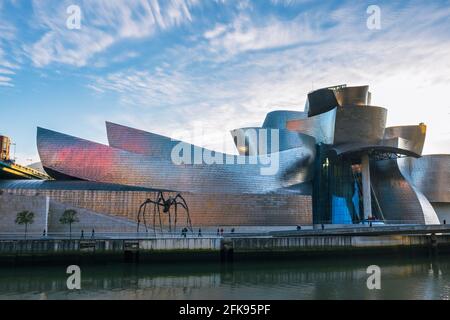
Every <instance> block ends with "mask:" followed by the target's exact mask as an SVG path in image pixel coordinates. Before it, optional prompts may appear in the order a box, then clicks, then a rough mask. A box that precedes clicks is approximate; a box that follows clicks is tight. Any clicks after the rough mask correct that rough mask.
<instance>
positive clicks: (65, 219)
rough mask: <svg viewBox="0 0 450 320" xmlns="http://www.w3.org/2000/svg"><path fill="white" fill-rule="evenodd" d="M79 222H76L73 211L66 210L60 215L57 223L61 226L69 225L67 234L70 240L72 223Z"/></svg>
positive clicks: (75, 214)
mask: <svg viewBox="0 0 450 320" xmlns="http://www.w3.org/2000/svg"><path fill="white" fill-rule="evenodd" d="M79 221H80V220H78V217H77V212H76V211H75V210H73V209H68V210H66V211H64V213H63V214H62V216H61V218H60V219H59V222H60V223H61V224H68V225H69V234H70V239H72V223H76V222H79Z"/></svg>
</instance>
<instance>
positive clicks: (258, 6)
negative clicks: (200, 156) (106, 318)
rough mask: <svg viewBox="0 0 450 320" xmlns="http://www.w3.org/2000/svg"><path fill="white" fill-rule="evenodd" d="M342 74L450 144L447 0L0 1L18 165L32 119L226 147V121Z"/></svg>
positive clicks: (1, 86)
mask: <svg viewBox="0 0 450 320" xmlns="http://www.w3.org/2000/svg"><path fill="white" fill-rule="evenodd" d="M70 5H78V6H79V7H80V9H81V13H82V16H81V29H79V30H77V29H74V30H70V29H68V28H67V26H66V21H67V19H68V17H69V15H68V14H67V8H68V7H69V6H70ZM369 5H377V6H379V8H380V9H381V16H380V17H381V29H379V30H371V29H369V28H367V25H366V21H367V19H368V17H369V15H368V14H367V12H366V10H367V7H368V6H369ZM342 83H347V84H349V85H361V84H369V85H370V86H371V91H372V94H373V101H372V102H373V104H374V105H379V106H384V107H387V108H388V110H389V115H388V125H405V124H418V123H419V122H422V121H423V122H425V123H426V124H427V125H428V126H429V128H428V141H427V144H426V146H425V153H450V125H449V123H450V121H449V120H450V99H449V94H450V1H429V2H428V1H427V2H425V1H371V2H365V1H311V0H266V1H264V0H255V1H231V0H204V1H202V0H165V1H162V0H134V1H125V0H124V1H119V0H117V1H114V0H85V1H75V0H69V1H60V0H52V1H47V0H35V1H31V0H30V1H27V0H0V111H1V115H2V116H1V119H2V121H1V125H0V134H6V135H8V136H10V137H11V138H12V139H13V140H14V141H15V142H16V143H17V151H16V156H17V158H18V161H19V162H21V163H23V164H28V163H30V162H31V160H28V159H32V161H38V156H37V150H36V146H35V135H36V127H37V126H43V127H47V128H49V129H54V130H57V131H61V132H64V133H68V134H72V135H76V136H79V137H82V138H86V139H91V140H94V141H98V142H102V143H106V134H105V129H104V122H105V121H112V122H117V123H120V124H124V125H129V126H133V127H136V128H140V129H144V130H148V131H153V132H157V133H160V134H165V135H169V136H173V137H175V138H183V139H185V140H188V141H190V142H195V143H198V144H202V145H204V146H206V147H210V148H213V149H217V150H220V151H232V148H233V143H232V140H231V138H230V136H229V132H228V131H229V130H231V129H235V128H238V127H245V126H257V125H260V124H261V123H262V121H263V119H264V116H265V114H266V113H267V112H269V111H271V110H274V109H291V110H299V111H301V110H303V107H304V103H305V97H306V94H307V92H308V91H310V90H311V89H312V88H319V87H324V86H330V85H336V84H342Z"/></svg>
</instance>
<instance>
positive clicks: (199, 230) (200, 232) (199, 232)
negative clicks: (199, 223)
mask: <svg viewBox="0 0 450 320" xmlns="http://www.w3.org/2000/svg"><path fill="white" fill-rule="evenodd" d="M201 236H202V229H200V228H199V229H198V237H199V238H201Z"/></svg>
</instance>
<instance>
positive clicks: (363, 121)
mask: <svg viewBox="0 0 450 320" xmlns="http://www.w3.org/2000/svg"><path fill="white" fill-rule="evenodd" d="M386 118H387V110H386V109H385V108H381V107H373V106H364V107H360V106H345V107H338V108H337V111H336V125H335V131H334V144H336V145H338V144H341V143H350V142H357V143H367V144H374V143H375V144H376V143H377V142H378V141H379V140H382V139H383V137H384V129H385V128H386Z"/></svg>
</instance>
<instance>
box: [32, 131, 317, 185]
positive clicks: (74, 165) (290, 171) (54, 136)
mask: <svg viewBox="0 0 450 320" xmlns="http://www.w3.org/2000/svg"><path fill="white" fill-rule="evenodd" d="M146 136H147V133H145V132H142V131H136V139H137V140H143V139H145V137H146ZM148 136H150V137H153V135H152V134H148ZM305 137H307V136H305ZM307 138H308V139H307V140H306V141H305V143H304V145H303V146H302V147H300V148H295V149H290V150H286V151H281V152H279V153H276V154H272V155H270V156H250V157H245V156H233V155H225V154H222V153H219V152H213V151H210V150H208V149H202V148H196V147H193V146H192V145H190V144H185V145H184V147H185V149H184V151H186V150H187V153H188V154H187V156H192V158H191V160H192V164H187V163H184V164H179V165H178V164H174V162H173V161H172V159H167V158H161V157H155V156H149V155H142V154H136V153H131V152H128V151H124V150H120V149H117V148H112V147H109V146H105V145H101V144H98V143H94V142H90V141H87V140H83V139H79V138H75V137H72V136H68V135H65V134H61V133H58V132H55V131H50V130H46V129H42V128H38V133H37V146H38V150H39V155H40V158H41V161H42V164H43V166H44V169H46V170H47V169H51V170H52V171H54V172H59V173H62V174H64V175H68V176H71V177H77V178H80V179H83V180H89V181H96V182H105V183H117V184H124V185H130V186H141V187H148V188H155V189H169V190H175V191H185V192H205V193H216V192H217V193H266V192H274V191H277V190H279V189H282V188H284V187H289V186H292V185H296V184H300V183H303V182H309V181H311V179H312V170H310V167H311V165H312V163H313V161H314V157H315V144H314V139H313V138H311V137H307ZM180 151H183V150H180ZM184 151H183V152H184ZM189 151H190V152H189ZM205 159H206V160H205ZM212 160H216V161H217V162H219V163H220V162H221V163H223V164H218V163H212V164H207V163H205V161H212ZM266 164H267V165H266ZM271 173H273V175H270V174H271Z"/></svg>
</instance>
